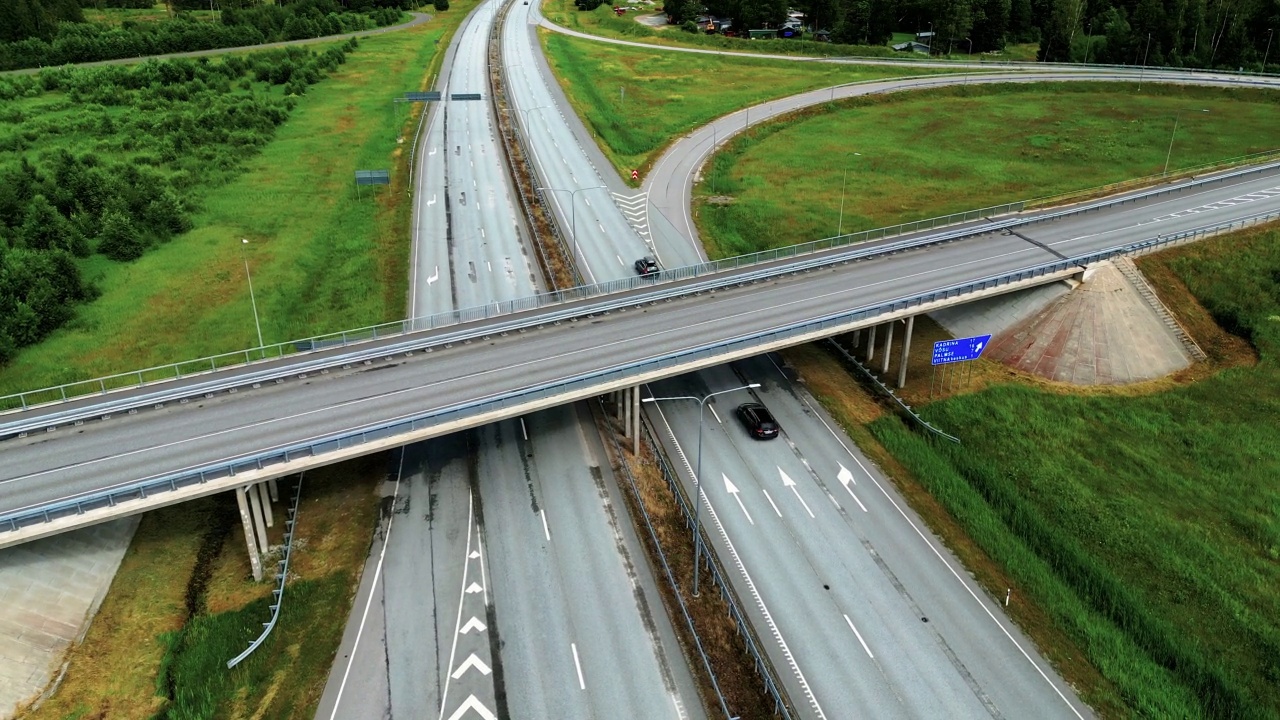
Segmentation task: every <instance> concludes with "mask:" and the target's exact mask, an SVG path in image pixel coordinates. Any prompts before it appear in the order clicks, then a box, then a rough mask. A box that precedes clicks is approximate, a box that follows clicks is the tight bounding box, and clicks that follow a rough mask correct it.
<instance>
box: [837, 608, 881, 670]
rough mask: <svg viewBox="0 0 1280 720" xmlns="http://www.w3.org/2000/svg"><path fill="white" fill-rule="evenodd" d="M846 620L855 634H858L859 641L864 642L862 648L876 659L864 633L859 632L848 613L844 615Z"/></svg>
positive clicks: (868, 655) (870, 656)
mask: <svg viewBox="0 0 1280 720" xmlns="http://www.w3.org/2000/svg"><path fill="white" fill-rule="evenodd" d="M844 621H845V622H847V623H849V629H850V630H852V631H853V634H854V635H857V636H858V642H860V643H862V649H863V650H866V651H867V657H869V658H871V659H872V660H875V659H876V656H875V655H872V654H871V648H869V647H867V641H866V640H863V639H862V633H860V632H858V628H856V627H854V626H853V621H852V620H850V619H849V616H848V615H845V616H844Z"/></svg>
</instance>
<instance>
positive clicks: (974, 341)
mask: <svg viewBox="0 0 1280 720" xmlns="http://www.w3.org/2000/svg"><path fill="white" fill-rule="evenodd" d="M989 342H991V336H990V335H979V336H977V337H967V338H959V339H957V340H939V341H938V342H936V343H934V344H933V364H934V365H946V364H947V363H953V362H964V361H965V360H977V359H978V357H979V356H980V355H982V351H983V350H984V349H986V347H987V344H988V343H989Z"/></svg>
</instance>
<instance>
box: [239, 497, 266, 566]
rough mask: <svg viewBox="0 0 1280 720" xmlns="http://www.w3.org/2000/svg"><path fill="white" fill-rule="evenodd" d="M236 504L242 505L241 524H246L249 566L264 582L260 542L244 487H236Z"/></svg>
mask: <svg viewBox="0 0 1280 720" xmlns="http://www.w3.org/2000/svg"><path fill="white" fill-rule="evenodd" d="M236 505H238V506H239V507H240V524H241V525H243V526H244V542H245V545H247V546H248V548H249V566H250V567H251V568H253V579H254V581H255V582H262V555H261V554H260V553H259V552H258V543H257V541H256V539H255V538H254V534H253V518H252V517H250V515H249V502H248V500H247V499H246V498H245V492H244V488H243V487H238V488H236Z"/></svg>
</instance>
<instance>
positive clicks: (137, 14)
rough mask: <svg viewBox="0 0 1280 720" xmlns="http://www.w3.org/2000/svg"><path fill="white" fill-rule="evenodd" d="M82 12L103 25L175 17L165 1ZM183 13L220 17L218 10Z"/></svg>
mask: <svg viewBox="0 0 1280 720" xmlns="http://www.w3.org/2000/svg"><path fill="white" fill-rule="evenodd" d="M82 12H83V13H84V19H85V22H92V23H100V24H102V25H120V24H121V23H124V22H125V21H130V22H135V23H144V22H158V21H160V20H168V19H169V18H171V17H173V14H172V13H170V12H169V9H168V8H166V7H165V6H164V4H163V3H161V4H158V5H154V6H152V7H149V8H109V7H103V8H96V7H86V8H84V9H83V11H82ZM182 14H183V15H184V16H185V17H188V18H191V19H193V20H205V21H207V22H217V21H218V20H219V19H220V18H219V17H218V14H217V12H216V11H212V12H211V11H209V10H183V11H182Z"/></svg>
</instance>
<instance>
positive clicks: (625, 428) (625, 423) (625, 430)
mask: <svg viewBox="0 0 1280 720" xmlns="http://www.w3.org/2000/svg"><path fill="white" fill-rule="evenodd" d="M627 393H628V389H627V388H623V389H622V437H624V438H629V437H631V397H630V396H629V395H628V394H627Z"/></svg>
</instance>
